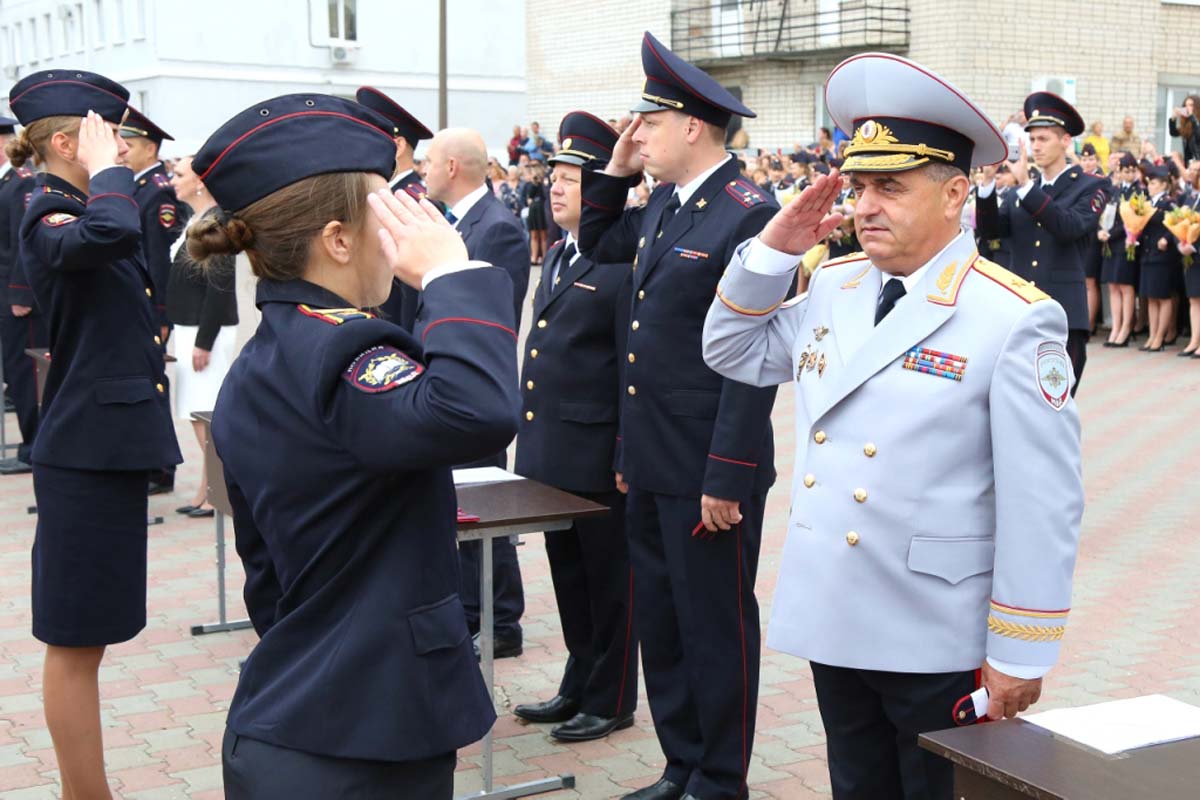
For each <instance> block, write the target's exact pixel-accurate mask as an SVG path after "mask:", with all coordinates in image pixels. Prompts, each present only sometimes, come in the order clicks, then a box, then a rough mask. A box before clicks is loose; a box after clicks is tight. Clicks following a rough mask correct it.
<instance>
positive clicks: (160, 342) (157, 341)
mask: <svg viewBox="0 0 1200 800" xmlns="http://www.w3.org/2000/svg"><path fill="white" fill-rule="evenodd" d="M154 343H155V344H162V339H161V338H160V337H158V336H155V337H154Z"/></svg>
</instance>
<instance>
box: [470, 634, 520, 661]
mask: <svg viewBox="0 0 1200 800" xmlns="http://www.w3.org/2000/svg"><path fill="white" fill-rule="evenodd" d="M521 644H522V643H521V640H520V639H505V638H504V637H502V636H497V637H496V638H495V639H493V640H492V659H493V660H495V659H499V658H516V657H517V656H519V655H521V653H524V652H525V648H524V647H522V646H521ZM471 647H473V648H475V660H476V661H478V660H479V657H480V656H479V634H478V633H477V634H475V635H474V636H472V637H471Z"/></svg>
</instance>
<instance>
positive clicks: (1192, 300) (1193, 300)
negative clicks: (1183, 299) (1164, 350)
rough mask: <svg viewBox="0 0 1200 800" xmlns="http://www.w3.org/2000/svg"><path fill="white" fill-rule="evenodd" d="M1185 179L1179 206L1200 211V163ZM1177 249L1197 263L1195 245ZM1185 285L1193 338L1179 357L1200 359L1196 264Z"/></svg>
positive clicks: (1181, 245)
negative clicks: (1183, 191)
mask: <svg viewBox="0 0 1200 800" xmlns="http://www.w3.org/2000/svg"><path fill="white" fill-rule="evenodd" d="M1184 177H1185V178H1187V179H1188V181H1189V186H1188V189H1187V190H1185V193H1184V195H1183V196H1182V197H1181V198H1180V200H1179V204H1180V205H1183V206H1187V207H1189V208H1194V209H1197V210H1200V162H1195V161H1193V162H1192V164H1191V165H1190V166H1189V167H1188V171H1187V172H1185V173H1184ZM1177 249H1178V250H1179V255H1180V256H1183V257H1184V258H1187V257H1189V256H1190V257H1191V258H1192V260H1193V261H1195V259H1196V245H1195V244H1188V243H1187V242H1179V244H1178V245H1177ZM1183 285H1184V289H1185V290H1186V291H1187V297H1188V316H1189V320H1190V322H1191V329H1192V338H1191V340H1190V341H1189V342H1188V344H1187V347H1185V348H1184V349H1183V350H1181V351H1180V352H1179V355H1180V356H1181V357H1182V356H1191V357H1192V358H1200V355H1197V352H1198V351H1200V268H1198V267H1197V265H1196V264H1195V263H1193V264H1191V265H1190V266H1188V267H1186V268H1184V271H1183Z"/></svg>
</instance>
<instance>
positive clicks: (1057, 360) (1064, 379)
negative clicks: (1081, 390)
mask: <svg viewBox="0 0 1200 800" xmlns="http://www.w3.org/2000/svg"><path fill="white" fill-rule="evenodd" d="M1033 368H1034V374H1035V375H1036V376H1037V388H1038V393H1039V394H1041V396H1042V399H1043V400H1045V401H1046V405H1048V406H1050V407H1051V408H1053V409H1054V410H1055V411H1062V410H1063V407H1064V406H1066V404H1067V398H1068V397H1070V396H1071V377H1070V376H1071V361H1070V359H1069V358H1067V350H1066V348H1065V347H1063V345H1062V343H1061V342H1042V343H1041V344H1039V345H1038V346H1037V356H1036V357H1035V359H1034V367H1033Z"/></svg>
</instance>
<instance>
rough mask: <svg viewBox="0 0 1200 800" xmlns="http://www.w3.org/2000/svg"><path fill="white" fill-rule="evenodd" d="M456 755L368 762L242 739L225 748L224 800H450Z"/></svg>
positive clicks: (229, 737) (228, 740)
mask: <svg viewBox="0 0 1200 800" xmlns="http://www.w3.org/2000/svg"><path fill="white" fill-rule="evenodd" d="M455 761H456V759H455V754H454V753H453V752H450V753H446V754H444V755H440V756H436V757H434V758H430V759H426V760H424V761H406V762H391V761H365V760H361V759H353V758H331V757H329V756H318V755H314V754H312V753H304V752H301V751H300V750H289V749H288V748H286V747H276V746H275V745H273V744H267V743H266V742H260V741H258V740H256V739H248V738H246V737H245V736H238V735H237V734H235V733H234V732H233V731H231V730H229V729H228V728H226V729H225V739H224V741H223V743H222V745H221V766H222V769H223V772H224V777H225V800H310V798H311V800H333V798H350V797H352V798H355V800H397V798H409V797H411V798H414V800H415V798H418V797H419V798H421V799H422V800H451V799H452V798H453V797H454V765H455Z"/></svg>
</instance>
